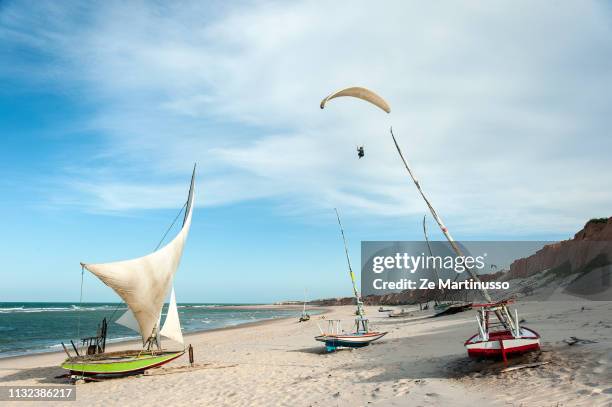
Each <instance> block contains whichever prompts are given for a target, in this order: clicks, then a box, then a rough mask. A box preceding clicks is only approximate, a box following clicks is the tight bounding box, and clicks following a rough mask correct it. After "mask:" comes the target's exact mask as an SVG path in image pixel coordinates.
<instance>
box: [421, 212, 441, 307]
mask: <svg viewBox="0 0 612 407" xmlns="http://www.w3.org/2000/svg"><path fill="white" fill-rule="evenodd" d="M426 221H427V215H423V235H424V236H425V242H427V250H429V255H430V256H431V257H433V251H432V250H431V245H430V244H429V236H427V222H426ZM434 275H435V277H436V280H440V275H439V274H438V269H437V268H436V265H435V263H434ZM442 291H443V292H444V289H442ZM434 301H435V302H436V304H437V303H438V301H437V299H434Z"/></svg>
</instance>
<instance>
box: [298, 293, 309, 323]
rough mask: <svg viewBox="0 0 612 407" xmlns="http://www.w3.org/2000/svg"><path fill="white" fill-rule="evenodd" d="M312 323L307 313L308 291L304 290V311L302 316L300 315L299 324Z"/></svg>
mask: <svg viewBox="0 0 612 407" xmlns="http://www.w3.org/2000/svg"><path fill="white" fill-rule="evenodd" d="M306 321H310V315H309V314H308V312H306V290H304V308H303V309H302V315H300V319H299V320H298V322H306Z"/></svg>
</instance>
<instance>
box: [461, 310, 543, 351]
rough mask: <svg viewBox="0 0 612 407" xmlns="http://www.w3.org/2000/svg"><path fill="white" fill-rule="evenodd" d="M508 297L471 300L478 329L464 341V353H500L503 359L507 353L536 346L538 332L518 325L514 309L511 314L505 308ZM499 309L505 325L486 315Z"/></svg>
mask: <svg viewBox="0 0 612 407" xmlns="http://www.w3.org/2000/svg"><path fill="white" fill-rule="evenodd" d="M510 303H511V301H510V300H506V301H500V302H494V303H486V304H474V305H473V307H475V308H479V311H478V317H477V318H476V320H477V322H478V333H477V334H475V335H473V336H472V337H471V338H470V339H468V340H467V341H465V347H466V349H467V351H468V355H469V356H471V357H476V358H487V357H500V356H501V357H502V358H503V360H504V361H506V360H507V356H508V355H513V354H520V353H525V352H530V351H534V350H538V349H540V335H539V334H538V333H537V332H536V331H534V330H532V329H529V328H526V327H521V326H520V321H519V319H518V312H517V311H516V309H515V310H514V316H513V315H512V313H510V312H509V310H508V307H507V305H508V304H510ZM495 313H502V315H504V317H505V321H507V323H508V325H509V328H507V327H506V325H504V324H502V323H500V322H493V321H491V318H490V316H491V315H493V314H495Z"/></svg>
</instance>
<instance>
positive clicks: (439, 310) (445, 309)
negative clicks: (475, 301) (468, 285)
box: [434, 301, 472, 317]
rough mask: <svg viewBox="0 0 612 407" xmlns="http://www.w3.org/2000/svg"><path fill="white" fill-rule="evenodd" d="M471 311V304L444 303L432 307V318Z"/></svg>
mask: <svg viewBox="0 0 612 407" xmlns="http://www.w3.org/2000/svg"><path fill="white" fill-rule="evenodd" d="M470 309H472V303H471V302H467V301H465V302H462V301H460V302H446V303H440V304H435V305H434V317H441V316H443V315H452V314H456V313H458V312H463V311H467V310H470Z"/></svg>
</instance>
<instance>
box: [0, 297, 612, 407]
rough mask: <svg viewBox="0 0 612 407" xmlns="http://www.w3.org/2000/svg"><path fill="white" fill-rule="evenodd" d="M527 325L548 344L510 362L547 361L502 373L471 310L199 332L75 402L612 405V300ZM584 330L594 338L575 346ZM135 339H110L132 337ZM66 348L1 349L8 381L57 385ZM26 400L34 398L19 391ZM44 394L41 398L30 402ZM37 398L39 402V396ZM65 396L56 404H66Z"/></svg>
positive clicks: (544, 309) (531, 319)
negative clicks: (362, 332)
mask: <svg viewBox="0 0 612 407" xmlns="http://www.w3.org/2000/svg"><path fill="white" fill-rule="evenodd" d="M583 307H584V309H583ZM520 311H521V315H522V318H524V319H525V320H526V322H525V325H526V326H529V327H532V328H534V329H536V330H538V332H539V333H540V334H541V335H542V338H543V346H542V353H541V354H540V355H533V354H532V355H531V356H529V358H528V360H520V361H518V360H515V361H513V362H511V363H515V364H516V363H520V362H531V361H534V360H537V361H543V362H547V363H546V364H543V365H540V366H538V367H536V368H526V369H520V370H515V371H511V372H505V373H501V372H500V370H501V369H503V368H504V365H503V363H502V362H495V363H494V362H478V361H473V360H470V359H469V358H468V357H467V356H466V353H465V349H464V347H463V341H464V340H465V339H466V338H468V337H469V336H470V335H471V334H473V333H474V329H475V322H474V312H473V311H468V312H464V313H460V314H456V315H451V316H447V317H442V318H426V316H427V314H426V312H427V311H424V312H419V311H415V312H414V313H413V317H406V318H386V314H383V313H379V312H377V310H376V308H374V307H369V308H367V313H368V315H369V317H370V319H371V321H372V324H373V326H374V327H375V328H376V329H379V330H384V331H389V333H388V334H387V336H386V337H384V338H383V339H381V340H380V341H379V342H375V343H374V344H372V345H371V346H369V347H366V348H362V349H357V350H341V351H338V352H335V353H329V354H328V353H326V352H325V351H324V347H323V346H322V344H320V343H318V342H315V341H314V339H313V337H314V336H315V335H316V334H317V333H318V332H319V329H318V327H317V324H319V325H320V326H321V327H324V326H325V320H324V319H323V318H322V317H323V316H322V315H319V316H315V317H313V318H312V319H311V320H310V321H309V322H306V323H298V322H297V314H298V311H297V310H296V318H295V319H282V320H274V321H267V322H264V323H258V324H252V325H248V326H240V327H236V328H232V329H221V330H216V331H210V332H202V333H197V334H191V335H188V336H187V337H186V342H187V343H191V344H193V346H194V350H195V366H194V367H193V368H191V367H189V366H188V360H187V357H182V358H180V359H178V360H177V361H175V362H173V363H171V364H169V365H166V366H165V367H162V368H159V369H155V370H151V371H149V372H148V373H147V374H146V375H140V376H134V377H127V378H121V379H113V380H107V381H104V382H98V383H78V384H77V385H76V387H77V402H76V403H75V402H67V403H65V404H67V405H87V406H104V405H110V404H113V405H114V404H121V405H129V406H131V405H162V404H163V405H172V406H182V405H211V406H212V405H214V406H222V405H231V406H272V405H286V406H317V405H321V406H323V405H340V406H349V405H350V406H360V405H375V406H405V405H411V406H430V405H431V406H437V405H439V406H444V405H458V406H463V405H464V406H474V405H486V406H497V405H499V406H509V405H510V406H582V405H584V406H587V405H588V406H609V405H612V370H611V368H610V364H611V363H612V322H611V321H610V315H611V311H612V303H610V302H588V303H580V302H575V301H564V302H554V303H541V302H521V303H520ZM352 312H353V307H350V306H347V307H330V308H329V309H327V311H326V313H325V314H324V318H325V319H331V318H333V319H341V320H343V326H344V327H345V329H348V328H349V327H350V326H351V325H350V324H351V320H352ZM571 336H575V337H577V338H580V339H586V340H588V341H592V343H578V344H575V345H574V346H569V345H568V344H567V343H565V342H564V340H567V339H569V338H570V337H571ZM129 347H130V344H129V343H121V344H116V345H113V346H112V348H115V349H117V348H129ZM63 359H64V355H63V354H62V353H47V354H38V355H32V356H24V357H14V358H8V359H2V360H0V383H1V385H4V386H6V385H59V384H65V383H67V381H66V379H61V378H60V379H58V378H55V377H56V376H58V375H61V374H62V373H63V370H62V369H60V368H59V367H57V365H58V364H59V363H60V362H61V361H62V360H63ZM14 404H15V405H26V404H28V403H27V402H16V403H14ZM31 404H37V403H31ZM38 404H39V405H40V403H38ZM59 404H61V403H54V405H59Z"/></svg>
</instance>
